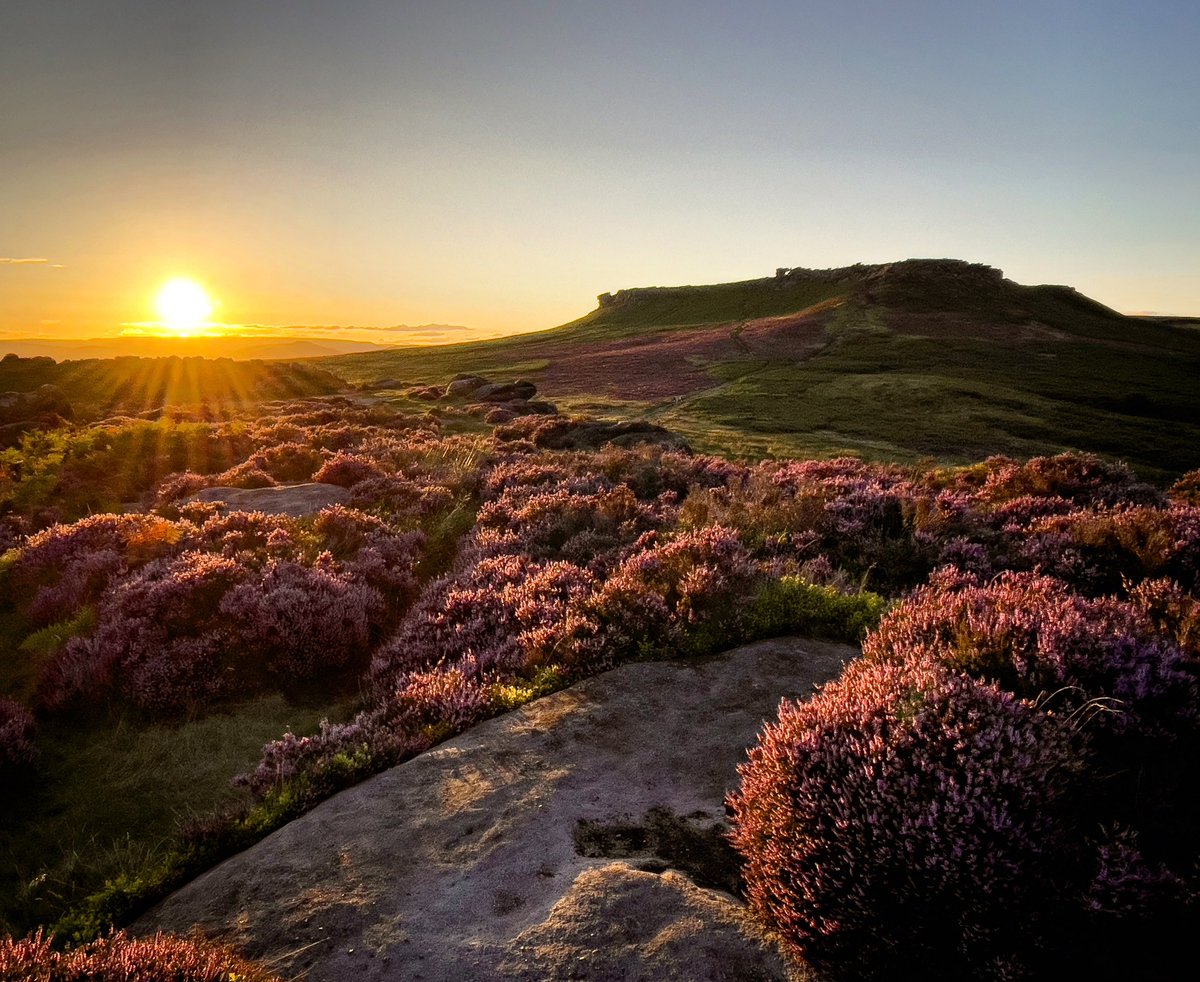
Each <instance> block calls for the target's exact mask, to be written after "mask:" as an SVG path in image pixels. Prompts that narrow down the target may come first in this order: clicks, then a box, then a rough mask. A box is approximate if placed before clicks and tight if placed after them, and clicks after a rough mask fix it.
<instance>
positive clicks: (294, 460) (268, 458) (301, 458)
mask: <svg viewBox="0 0 1200 982" xmlns="http://www.w3.org/2000/svg"><path fill="white" fill-rule="evenodd" d="M250 460H251V461H252V462H253V463H254V464H255V465H256V466H257V467H258V468H259V469H261V470H263V471H266V473H268V474H270V475H271V477H273V478H274V479H275V480H276V481H283V482H285V483H297V482H300V481H310V480H312V477H313V474H314V473H316V471H317V470H318V469H320V467H321V465H322V464H323V463H325V455H324V454H322V453H321V451H320V450H316V449H314V448H312V447H309V446H307V445H305V444H303V443H299V442H297V441H295V440H289V441H285V442H283V443H275V444H267V445H266V446H263V447H262V448H261V449H259V450H256V451H255V452H254V455H253V456H252V457H251V458H250Z"/></svg>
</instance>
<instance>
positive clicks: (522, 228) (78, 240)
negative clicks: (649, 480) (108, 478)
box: [0, 0, 1200, 335]
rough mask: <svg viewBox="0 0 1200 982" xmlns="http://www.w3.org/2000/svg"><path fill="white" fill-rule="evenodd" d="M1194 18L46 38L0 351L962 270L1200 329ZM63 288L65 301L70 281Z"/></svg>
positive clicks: (372, 17) (527, 12)
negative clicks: (172, 316) (156, 296)
mask: <svg viewBox="0 0 1200 982" xmlns="http://www.w3.org/2000/svg"><path fill="white" fill-rule="evenodd" d="M1197 41H1200V5H1198V4H1194V3H1162V2H1159V3H1155V2H1148V3H1138V4H1134V3H1112V2H1091V3H1079V2H1054V0H1049V2H1041V3H1026V2H1023V0H1018V2H1010V3H1006V4H995V5H987V6H983V5H969V4H963V3H961V2H960V3H941V2H926V3H862V2H858V3H856V2H842V3H826V2H815V3H790V4H785V3H756V2H745V3H738V4H732V3H704V2H697V3H682V2H658V3H656V2H652V0H650V2H642V3H621V2H616V3H613V2H609V3H587V2H504V0H492V2H487V3H465V2H454V0H445V2H429V3H395V2H392V3H382V2H361V0H359V2H356V0H343V2H339V3H308V2H296V0H291V2H273V0H266V2H264V0H259V2H255V3H242V2H207V3H195V2H190V3H182V2H171V0H155V2H136V0H126V2H105V0H89V2H87V3H78V2H71V3H60V2H53V0H37V2H28V3H27V2H23V0H9V2H8V3H6V4H5V8H4V17H3V20H2V22H0V92H3V93H4V99H3V107H4V108H3V110H2V112H0V168H2V172H3V173H4V175H5V180H4V181H3V183H2V185H0V216H4V217H3V218H0V259H4V258H7V259H32V258H44V259H46V260H47V262H46V263H40V264H39V263H0V330H4V331H7V332H10V333H13V332H15V333H43V334H54V333H59V334H64V335H70V334H88V335H94V334H100V333H105V332H109V331H112V330H115V329H117V328H118V327H119V325H120V324H121V323H122V322H128V321H137V320H141V319H144V318H145V316H146V315H147V305H148V303H149V298H150V297H151V296H152V295H153V292H154V290H155V289H156V287H157V286H158V284H159V283H160V282H161V281H162V280H163V279H165V278H166V277H167V276H170V275H180V274H182V275H190V276H194V277H196V278H197V279H199V280H201V281H202V282H203V283H205V285H206V286H207V287H208V288H209V290H210V291H211V292H212V293H213V295H214V296H215V297H216V298H217V299H218V300H219V301H220V303H221V307H220V316H221V317H222V318H223V319H225V320H228V321H230V322H245V323H251V322H253V323H279V324H329V323H339V324H351V323H353V324H361V325H372V324H373V325H392V324H399V323H410V324H419V323H427V322H442V323H458V324H467V325H469V326H472V327H477V328H479V329H481V330H485V331H489V332H497V331H510V330H523V329H532V328H542V327H548V326H552V325H553V324H556V323H560V322H563V321H566V320H569V319H571V318H573V317H575V316H578V315H579V314H581V313H583V312H585V311H586V310H587V309H589V308H590V307H591V306H592V305H593V302H594V296H595V294H596V293H598V292H601V291H607V290H615V289H619V288H621V287H627V286H639V285H651V284H663V285H669V284H675V283H689V282H690V283H701V282H718V281H724V280H732V279H742V278H749V277H754V276H761V275H767V274H769V273H770V272H772V271H773V270H774V268H775V267H776V266H814V267H826V266H838V265H844V264H848V263H853V262H860V261H861V262H881V261H887V260H892V259H901V258H907V257H910V256H952V257H956V258H963V259H968V260H972V261H977V262H986V263H990V264H992V265H995V266H999V267H1001V268H1002V269H1004V270H1005V272H1006V274H1007V275H1009V276H1010V277H1012V278H1014V279H1017V280H1019V281H1021V282H1064V283H1069V284H1071V285H1073V286H1076V287H1077V288H1079V289H1081V290H1083V291H1084V292H1085V293H1088V294H1090V295H1092V296H1095V297H1096V298H1097V299H1099V300H1101V301H1103V302H1105V303H1108V304H1110V305H1112V306H1115V307H1117V308H1118V309H1122V310H1126V311H1147V310H1155V311H1163V312H1171V313H1185V314H1187V313H1190V314H1200V176H1198V175H1200V167H1198V166H1197V162H1198V161H1200V59H1198V58H1197V57H1196V46H1197ZM56 266H60V267H61V268H54V267H56Z"/></svg>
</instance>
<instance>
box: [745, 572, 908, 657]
mask: <svg viewBox="0 0 1200 982" xmlns="http://www.w3.org/2000/svg"><path fill="white" fill-rule="evenodd" d="M886 609H887V602H886V601H885V600H884V599H883V597H881V596H879V595H878V594H876V593H867V592H865V591H864V592H862V593H854V594H846V593H842V592H841V591H839V590H837V589H836V588H834V587H831V586H819V585H817V584H815V583H809V582H808V581H806V580H803V579H801V578H800V577H798V576H784V577H781V578H780V579H777V580H772V581H770V582H769V583H768V584H767V585H766V586H765V587H764V588H763V589H762V590H761V591H760V592H759V594H758V596H757V597H755V598H754V602H753V603H752V604H751V606H750V610H749V612H748V614H747V626H748V634H749V636H750V638H752V639H753V638H769V637H775V636H777V635H780V634H804V635H810V636H812V637H818V638H828V639H829V640H831V641H845V642H847V643H850V644H856V643H858V642H860V641H862V639H863V637H864V636H865V635H866V633H867V632H868V631H870V630H872V629H873V628H875V627H877V626H878V625H879V620H880V618H881V617H882V616H883V614H884V612H885V610H886Z"/></svg>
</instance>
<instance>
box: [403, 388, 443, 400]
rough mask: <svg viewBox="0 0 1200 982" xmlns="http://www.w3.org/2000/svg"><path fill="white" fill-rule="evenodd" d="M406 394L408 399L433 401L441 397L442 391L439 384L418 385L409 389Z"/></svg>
mask: <svg viewBox="0 0 1200 982" xmlns="http://www.w3.org/2000/svg"><path fill="white" fill-rule="evenodd" d="M406 394H407V395H408V397H409V398H410V399H426V400H428V401H430V402H434V401H436V400H437V399H440V398H442V395H443V391H442V387H441V386H440V385H418V386H416V387H415V388H412V389H409V390H408V392H407V393H406Z"/></svg>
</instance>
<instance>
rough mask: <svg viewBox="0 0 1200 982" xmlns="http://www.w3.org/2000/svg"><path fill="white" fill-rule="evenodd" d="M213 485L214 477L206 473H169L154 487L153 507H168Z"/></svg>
mask: <svg viewBox="0 0 1200 982" xmlns="http://www.w3.org/2000/svg"><path fill="white" fill-rule="evenodd" d="M212 485H213V478H212V477H211V476H205V475H204V474H196V473H194V472H192V471H180V472H179V473H177V474H168V475H167V476H166V477H164V478H163V479H162V480H161V481H160V482H159V483H158V486H157V487H156V488H155V489H154V492H153V494H152V495H151V499H150V500H151V507H152V508H155V509H165V508H168V507H170V506H171V505H173V504H175V503H177V502H179V501H182V500H183V499H184V498H187V497H190V496H191V495H193V494H195V493H196V492H197V491H202V490H203V489H204V488H208V487H212Z"/></svg>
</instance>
